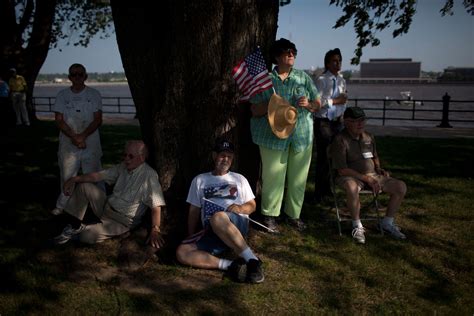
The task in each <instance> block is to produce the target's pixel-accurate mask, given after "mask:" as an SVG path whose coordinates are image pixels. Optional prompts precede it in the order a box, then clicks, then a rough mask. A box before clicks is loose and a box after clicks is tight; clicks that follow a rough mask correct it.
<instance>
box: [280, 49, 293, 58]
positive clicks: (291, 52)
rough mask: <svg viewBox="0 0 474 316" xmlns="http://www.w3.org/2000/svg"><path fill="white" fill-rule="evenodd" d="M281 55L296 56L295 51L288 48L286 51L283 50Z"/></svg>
mask: <svg viewBox="0 0 474 316" xmlns="http://www.w3.org/2000/svg"><path fill="white" fill-rule="evenodd" d="M281 53H282V54H286V55H290V54H292V55H293V56H296V51H295V50H293V49H291V48H288V49H285V50H283V51H282V52H281Z"/></svg>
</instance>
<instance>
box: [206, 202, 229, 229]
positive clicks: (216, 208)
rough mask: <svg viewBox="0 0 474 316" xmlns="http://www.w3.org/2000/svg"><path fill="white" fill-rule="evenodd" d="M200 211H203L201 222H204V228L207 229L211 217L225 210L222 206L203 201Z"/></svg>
mask: <svg viewBox="0 0 474 316" xmlns="http://www.w3.org/2000/svg"><path fill="white" fill-rule="evenodd" d="M202 211H203V217H204V218H203V220H204V227H207V226H208V225H209V219H211V217H212V215H214V214H215V213H217V212H223V211H225V208H223V207H222V206H220V205H218V204H216V203H214V202H212V201H210V200H208V199H204V205H203V206H202Z"/></svg>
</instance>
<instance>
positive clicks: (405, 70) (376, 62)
mask: <svg viewBox="0 0 474 316" xmlns="http://www.w3.org/2000/svg"><path fill="white" fill-rule="evenodd" d="M360 77H361V78H403V79H408V78H410V79H415V78H420V77H421V62H419V61H412V59H411V58H373V59H369V62H362V63H361V64H360Z"/></svg>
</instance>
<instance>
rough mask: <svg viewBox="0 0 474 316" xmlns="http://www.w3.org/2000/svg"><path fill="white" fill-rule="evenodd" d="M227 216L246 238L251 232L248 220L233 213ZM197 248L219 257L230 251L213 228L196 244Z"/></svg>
mask: <svg viewBox="0 0 474 316" xmlns="http://www.w3.org/2000/svg"><path fill="white" fill-rule="evenodd" d="M225 214H226V215H227V216H228V217H229V219H230V221H231V223H232V224H234V225H235V227H237V229H238V230H239V231H240V233H241V234H242V236H243V237H246V236H247V233H248V230H249V220H248V218H246V217H244V216H240V215H237V214H235V213H232V212H225ZM196 246H197V248H198V249H199V250H202V251H205V252H209V253H210V254H211V255H218V254H220V253H223V252H224V251H226V250H229V249H230V248H229V246H227V245H226V244H225V243H224V242H223V241H222V240H221V239H220V238H219V237H218V236H217V235H216V234H215V233H214V231H213V230H212V228H209V230H208V231H206V234H205V235H204V236H203V237H202V238H201V239H199V240H198V241H197V242H196Z"/></svg>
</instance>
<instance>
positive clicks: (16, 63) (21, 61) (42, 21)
mask: <svg viewBox="0 0 474 316" xmlns="http://www.w3.org/2000/svg"><path fill="white" fill-rule="evenodd" d="M26 3H27V5H26V10H25V12H24V14H23V16H22V18H21V19H20V21H19V22H18V23H17V21H16V7H15V3H14V2H13V1H1V5H0V9H1V10H0V21H1V22H0V27H1V29H2V34H3V35H2V36H1V39H0V60H1V65H0V74H1V75H2V77H3V78H8V76H7V75H6V73H7V70H8V69H9V68H11V67H14V68H16V70H17V72H18V74H19V75H22V76H23V77H24V78H25V80H26V83H27V84H28V94H27V95H28V98H27V104H30V102H31V96H32V93H33V89H34V86H35V80H36V77H37V76H38V73H39V71H40V69H41V67H42V66H43V64H44V61H45V60H46V57H47V55H48V51H49V45H50V43H51V38H52V37H51V36H52V34H51V29H52V26H53V22H54V16H55V11H56V1H55V0H51V1H33V0H28V1H27V2H26ZM30 20H33V24H32V28H31V34H30V35H29V37H28V40H27V43H28V44H27V46H26V47H25V46H24V42H25V40H24V38H23V34H24V32H25V30H26V29H27V28H28V27H29V26H30V24H29V21H30ZM28 110H29V111H28V112H29V113H30V116H31V118H32V119H35V118H36V117H35V115H34V108H32V107H31V106H29V107H28Z"/></svg>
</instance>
